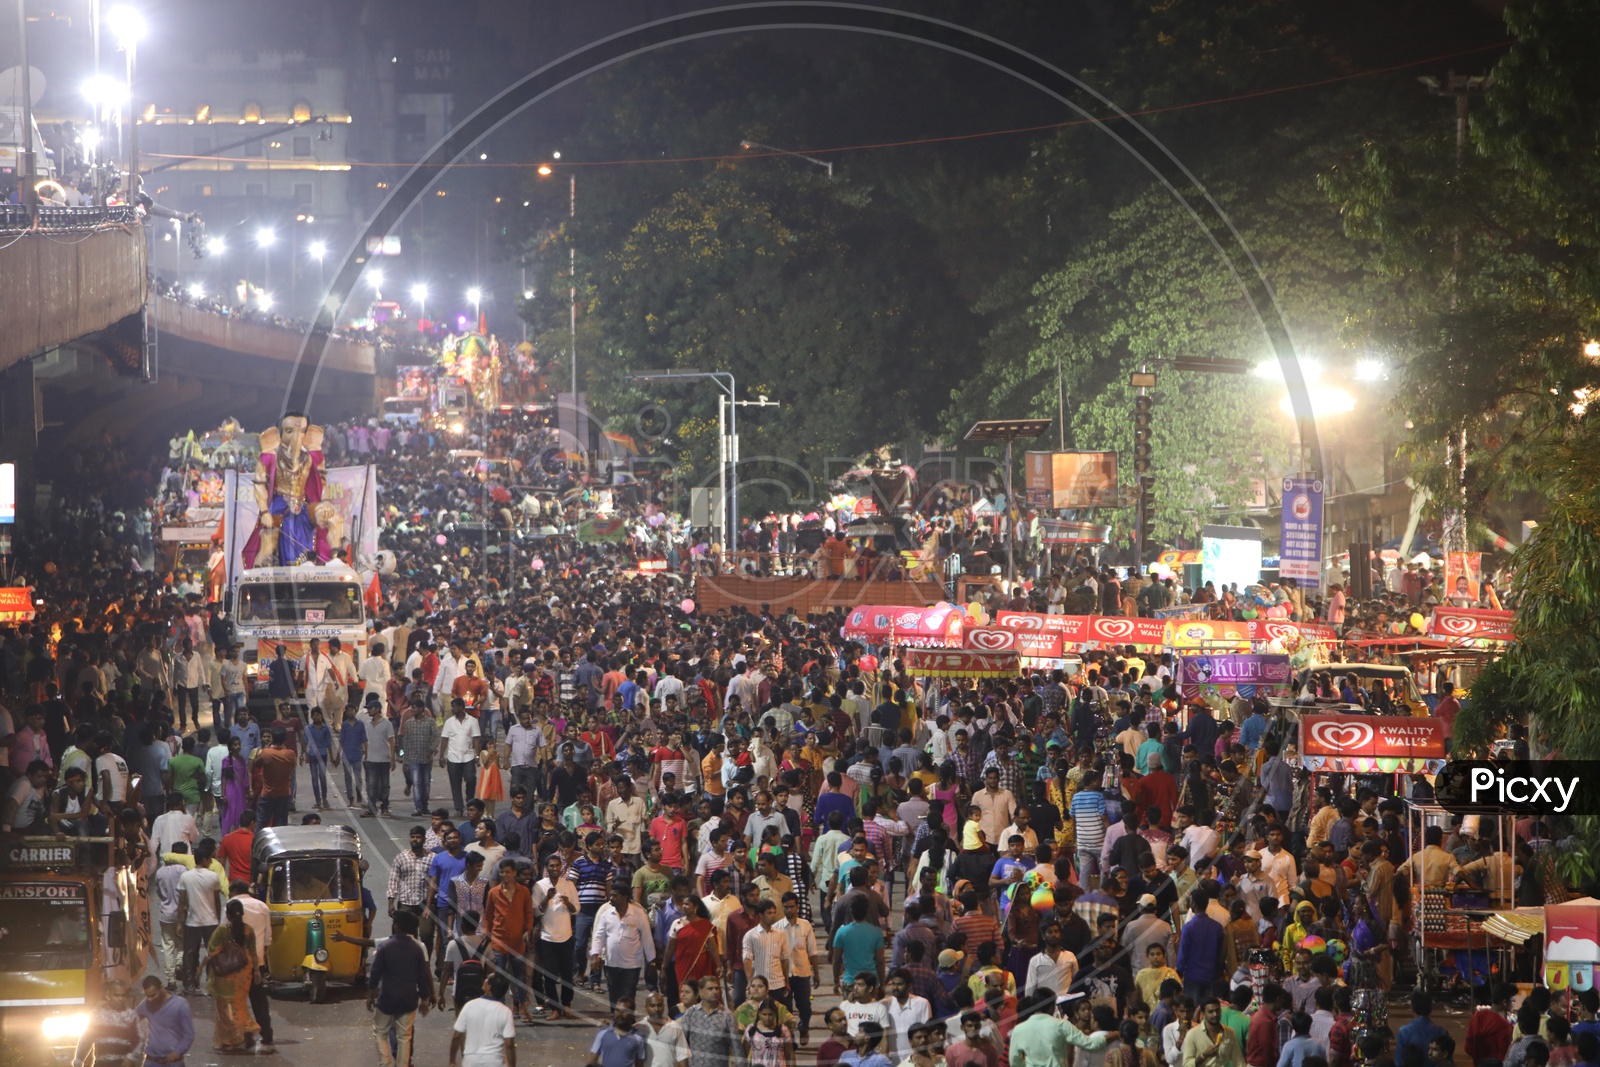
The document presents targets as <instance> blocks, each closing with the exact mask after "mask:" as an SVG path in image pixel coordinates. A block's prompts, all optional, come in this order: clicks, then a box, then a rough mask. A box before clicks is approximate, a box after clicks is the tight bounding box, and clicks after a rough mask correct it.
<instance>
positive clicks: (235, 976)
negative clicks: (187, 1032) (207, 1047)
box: [206, 900, 261, 1052]
mask: <svg viewBox="0 0 1600 1067" xmlns="http://www.w3.org/2000/svg"><path fill="white" fill-rule="evenodd" d="M226 915H227V922H225V923H223V924H222V925H221V926H219V927H217V930H216V932H215V933H214V934H212V935H211V943H210V944H209V945H208V946H207V948H206V951H207V959H206V973H207V975H209V977H210V982H209V983H208V984H209V991H210V993H211V999H212V1003H213V1004H215V1005H216V1013H217V1018H216V1026H215V1029H214V1032H213V1036H212V1039H211V1044H212V1047H213V1048H216V1049H218V1050H219V1051H222V1052H238V1051H241V1050H242V1049H244V1048H245V1047H246V1045H247V1044H251V1045H253V1044H254V1038H256V1037H258V1036H259V1035H260V1033H261V1027H260V1026H259V1025H258V1024H257V1023H256V1019H255V1015H254V1014H252V1013H251V1011H250V984H251V982H253V981H254V980H255V973H256V966H255V960H256V935H255V932H254V931H252V930H251V929H250V928H249V927H248V926H246V925H245V924H244V905H243V904H242V903H240V902H239V901H237V900H230V901H229V902H228V910H227V912H226ZM240 949H242V950H243V952H244V955H243V957H242V962H243V966H238V964H239V962H240V957H239V952H238V950H240ZM235 967H237V969H233V968H235ZM219 971H229V972H230V973H226V974H219V973H218V972H219Z"/></svg>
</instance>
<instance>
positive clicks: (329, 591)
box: [233, 563, 367, 697]
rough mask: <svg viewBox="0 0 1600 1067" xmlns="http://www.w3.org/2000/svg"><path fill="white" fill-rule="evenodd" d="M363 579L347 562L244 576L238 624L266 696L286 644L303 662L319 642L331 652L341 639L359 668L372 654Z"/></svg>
mask: <svg viewBox="0 0 1600 1067" xmlns="http://www.w3.org/2000/svg"><path fill="white" fill-rule="evenodd" d="M364 592H365V590H364V589H363V588H362V585H361V578H360V576H359V575H357V574H356V572H355V571H353V570H351V569H350V568H349V567H347V566H345V565H344V564H342V563H330V564H328V565H326V566H318V565H317V564H314V563H307V564H302V565H301V566H298V567H257V568H254V569H253V570H247V571H245V572H243V573H242V574H240V575H239V580H238V584H237V585H236V586H235V587H234V591H233V624H234V630H235V632H236V633H237V635H238V640H239V644H240V645H241V658H243V660H244V662H246V663H248V664H251V665H252V666H253V668H254V670H255V673H256V680H257V684H258V687H259V688H258V690H257V691H258V692H259V693H260V694H261V695H262V696H263V697H264V696H265V695H266V689H265V685H266V679H267V664H268V663H269V662H270V661H271V660H272V659H273V657H274V656H275V655H276V654H277V653H276V647H277V646H278V645H283V646H284V648H285V650H286V651H285V654H286V655H287V656H288V658H289V659H292V660H297V661H298V660H300V659H301V658H303V657H304V656H305V654H306V648H307V644H308V643H309V642H310V640H311V639H312V638H313V637H315V638H316V639H317V640H319V641H321V642H322V645H323V648H324V649H326V648H327V645H328V639H329V638H333V637H337V638H338V639H339V644H340V645H341V646H342V647H343V650H344V651H346V652H348V653H350V656H351V658H352V659H353V660H355V662H356V664H357V665H358V666H359V665H360V663H361V660H362V659H363V658H364V656H365V655H366V651H367V606H366V599H365V597H364V596H363V595H362V594H363V593H364Z"/></svg>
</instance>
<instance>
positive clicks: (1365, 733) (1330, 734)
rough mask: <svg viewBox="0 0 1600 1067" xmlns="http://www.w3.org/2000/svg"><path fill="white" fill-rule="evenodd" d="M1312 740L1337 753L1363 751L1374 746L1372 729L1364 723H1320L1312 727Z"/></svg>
mask: <svg viewBox="0 0 1600 1067" xmlns="http://www.w3.org/2000/svg"><path fill="white" fill-rule="evenodd" d="M1311 736H1312V738H1313V739H1314V740H1315V741H1316V742H1317V743H1318V744H1320V745H1323V746H1325V747H1327V748H1331V749H1333V750H1334V751H1336V752H1339V751H1347V750H1350V749H1362V748H1366V747H1367V746H1368V745H1370V744H1372V737H1373V732H1372V727H1370V726H1368V725H1367V724H1366V723H1364V722H1319V723H1317V724H1316V725H1315V726H1313V727H1311Z"/></svg>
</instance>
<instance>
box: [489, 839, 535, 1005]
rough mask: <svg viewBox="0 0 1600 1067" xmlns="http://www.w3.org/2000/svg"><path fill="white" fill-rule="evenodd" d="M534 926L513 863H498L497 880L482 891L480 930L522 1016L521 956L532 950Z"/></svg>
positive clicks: (524, 996) (524, 998)
mask: <svg viewBox="0 0 1600 1067" xmlns="http://www.w3.org/2000/svg"><path fill="white" fill-rule="evenodd" d="M534 930H535V927H534V925H533V894H532V893H531V892H530V891H529V890H528V887H527V886H525V885H523V884H522V883H521V882H518V881H517V865H516V864H515V863H502V864H501V865H500V881H499V882H498V883H497V884H495V885H493V886H491V887H490V888H489V891H488V892H487V893H485V894H484V898H483V932H484V934H485V936H487V937H488V939H489V947H490V948H491V949H492V950H493V951H494V965H495V967H496V969H498V970H499V971H500V973H501V974H504V975H506V976H507V977H509V978H510V979H511V988H512V989H513V990H514V993H513V995H512V996H513V1001H514V1004H515V1008H516V1013H517V1014H518V1015H520V1016H522V1017H523V1018H524V1019H529V1016H528V983H527V980H526V979H527V977H528V975H527V971H526V966H527V964H526V962H525V959H526V957H527V956H528V954H529V953H530V952H532V951H533V933H534ZM529 1021H530V1022H531V1021H532V1020H531V1019H529Z"/></svg>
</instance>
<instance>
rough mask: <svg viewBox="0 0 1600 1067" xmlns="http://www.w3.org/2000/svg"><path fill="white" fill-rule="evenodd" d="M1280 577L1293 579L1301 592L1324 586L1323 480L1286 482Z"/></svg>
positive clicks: (1284, 484) (1302, 479)
mask: <svg viewBox="0 0 1600 1067" xmlns="http://www.w3.org/2000/svg"><path fill="white" fill-rule="evenodd" d="M1278 576H1279V577H1280V578H1293V579H1294V580H1295V581H1296V582H1298V583H1299V584H1300V587H1301V588H1302V589H1317V588H1319V587H1320V586H1321V585H1322V479H1321V478H1285V479H1284V480H1283V520H1282V534H1281V537H1280V541H1279V549H1278Z"/></svg>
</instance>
